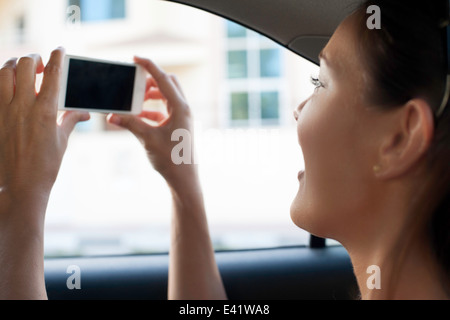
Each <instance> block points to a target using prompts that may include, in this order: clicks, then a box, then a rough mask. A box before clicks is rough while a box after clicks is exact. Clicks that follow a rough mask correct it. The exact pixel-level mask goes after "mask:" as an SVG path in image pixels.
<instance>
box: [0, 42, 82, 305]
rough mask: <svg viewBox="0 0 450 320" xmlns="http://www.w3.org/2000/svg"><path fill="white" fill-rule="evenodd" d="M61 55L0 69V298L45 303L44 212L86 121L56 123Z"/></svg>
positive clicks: (67, 117)
mask: <svg viewBox="0 0 450 320" xmlns="http://www.w3.org/2000/svg"><path fill="white" fill-rule="evenodd" d="M63 56H64V51H63V50H62V49H58V50H55V51H54V52H53V53H52V55H51V59H50V61H49V62H48V64H47V66H46V67H45V68H44V65H43V64H42V60H41V58H40V56H38V55H30V56H27V57H23V58H21V59H19V60H17V59H10V60H8V61H7V62H6V63H5V64H4V65H3V67H2V68H1V69H0V299H27V300H29V299H46V298H47V293H46V289H45V282H44V247H43V243H44V241H43V238H44V220H45V211H46V208H47V203H48V199H49V195H50V191H51V189H52V187H53V184H54V182H55V180H56V177H57V175H58V171H59V168H60V166H61V161H62V158H63V155H64V152H65V150H66V147H67V141H68V138H69V135H70V133H71V132H72V130H73V128H74V126H75V124H76V123H77V122H79V121H83V120H87V119H88V118H89V115H88V114H82V113H76V112H69V113H65V114H64V115H63V117H62V118H61V119H60V121H59V123H57V111H58V107H57V99H58V92H59V78H60V71H61V63H62V60H63ZM41 72H44V79H43V84H42V87H41V90H40V92H39V94H37V93H36V90H35V79H36V73H41Z"/></svg>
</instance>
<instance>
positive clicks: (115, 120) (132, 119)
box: [107, 114, 151, 138]
mask: <svg viewBox="0 0 450 320" xmlns="http://www.w3.org/2000/svg"><path fill="white" fill-rule="evenodd" d="M107 120H108V123H110V124H114V125H116V126H119V127H122V128H124V129H127V130H129V131H130V132H131V133H133V134H134V135H135V136H136V137H138V138H144V136H145V135H146V133H147V132H148V131H149V130H151V127H150V126H149V125H148V124H146V123H145V122H144V121H142V119H141V118H139V117H138V116H130V115H118V114H110V115H109V116H108V118H107Z"/></svg>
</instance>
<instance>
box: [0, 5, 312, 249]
mask: <svg viewBox="0 0 450 320" xmlns="http://www.w3.org/2000/svg"><path fill="white" fill-rule="evenodd" d="M77 8H78V9H80V11H79V13H80V15H79V16H78V15H77V10H76V9H77ZM58 46H63V47H65V49H66V52H67V53H68V54H72V55H80V56H86V57H93V58H98V59H107V60H114V61H128V62H131V61H132V59H133V56H134V55H138V56H142V57H147V58H150V59H152V60H153V61H155V62H156V63H158V64H159V65H160V66H161V67H162V68H163V69H164V70H165V71H167V72H168V73H172V74H175V75H177V77H178V79H179V81H180V83H181V84H182V86H183V90H184V92H185V94H186V96H187V100H188V102H189V105H190V107H191V108H192V110H193V114H194V117H195V136H196V146H195V148H196V152H197V160H198V163H199V168H200V176H201V180H202V185H203V191H204V195H205V201H206V210H207V214H208V220H209V226H210V230H211V237H212V240H213V244H214V246H215V248H216V249H218V250H222V249H224V250H228V249H241V248H268V247H279V246H291V245H299V244H305V243H307V241H308V237H309V234H307V233H306V232H302V231H301V230H299V229H298V228H297V227H296V226H294V224H293V223H292V222H291V219H290V213H289V210H290V204H291V202H292V200H293V198H294V197H295V194H296V192H297V190H298V180H297V173H298V172H299V170H301V169H303V161H302V155H301V151H300V148H299V146H298V142H297V135H296V130H295V125H296V123H295V121H294V118H293V110H294V109H295V108H296V107H297V106H298V104H299V103H300V102H302V101H303V99H305V98H306V97H308V96H309V95H310V94H311V92H312V90H313V87H312V85H311V84H310V76H316V75H317V72H318V68H317V67H315V66H314V65H313V64H312V63H310V62H308V61H306V60H303V59H302V58H300V57H299V56H297V55H295V54H293V53H291V52H290V51H288V50H287V49H284V48H282V47H280V46H279V45H277V44H276V43H275V42H273V41H271V40H269V39H267V38H265V37H263V36H261V35H259V34H257V33H255V32H253V31H251V30H247V29H245V28H243V27H241V26H239V25H237V24H235V23H233V22H227V21H226V20H224V19H221V18H218V17H216V16H213V15H211V14H209V13H206V12H203V11H199V10H196V9H193V8H190V7H185V6H181V5H178V4H172V3H167V2H165V1H156V0H154V1H142V0H96V1H86V0H67V1H53V0H16V1H6V0H3V1H0V60H2V61H5V60H7V59H8V58H9V57H13V56H15V57H20V56H22V55H24V54H28V53H30V52H36V53H39V54H41V55H42V57H43V60H44V63H45V62H46V61H47V60H48V57H49V54H50V52H51V51H52V50H53V49H54V48H56V47H58ZM161 107H162V104H161V103H159V102H157V101H156V102H147V103H146V104H145V109H147V110H161ZM170 216H171V198H170V195H169V191H168V189H167V185H166V183H165V181H164V180H163V179H162V178H161V177H160V176H159V174H158V173H157V172H155V171H154V170H153V168H152V167H151V165H150V163H149V161H148V159H147V157H146V155H145V152H144V150H143V148H142V147H141V146H140V144H139V142H138V140H137V139H136V138H135V137H134V136H133V135H132V134H130V133H129V132H128V131H124V130H120V129H119V128H117V127H113V126H112V125H107V124H106V121H105V115H101V114H92V119H91V120H90V121H89V122H87V123H83V124H80V125H78V127H77V128H76V131H75V132H74V134H73V135H72V136H71V139H70V142H69V147H68V150H67V153H66V155H65V158H64V161H63V165H62V168H61V170H60V173H59V176H58V180H57V182H56V185H55V187H54V189H53V191H52V196H51V198H50V203H49V207H48V210H47V216H46V229H45V232H46V234H45V254H46V256H49V257H54V256H77V255H114V254H140V253H154V252H167V250H168V248H169V224H170Z"/></svg>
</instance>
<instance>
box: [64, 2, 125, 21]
mask: <svg viewBox="0 0 450 320" xmlns="http://www.w3.org/2000/svg"><path fill="white" fill-rule="evenodd" d="M69 5H71V6H72V5H75V6H78V7H79V8H80V10H81V21H82V22H95V21H106V20H114V19H124V18H125V16H126V13H125V0H94V1H93V0H69Z"/></svg>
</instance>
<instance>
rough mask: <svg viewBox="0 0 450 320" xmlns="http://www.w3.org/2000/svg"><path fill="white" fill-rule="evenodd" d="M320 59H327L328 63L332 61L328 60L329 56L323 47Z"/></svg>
mask: <svg viewBox="0 0 450 320" xmlns="http://www.w3.org/2000/svg"><path fill="white" fill-rule="evenodd" d="M319 60H325V61H326V62H327V63H329V62H330V61H329V60H328V57H327V55H326V53H325V49H323V50H322V51H320V53H319Z"/></svg>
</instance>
